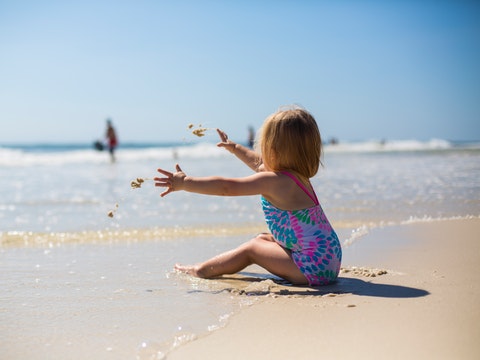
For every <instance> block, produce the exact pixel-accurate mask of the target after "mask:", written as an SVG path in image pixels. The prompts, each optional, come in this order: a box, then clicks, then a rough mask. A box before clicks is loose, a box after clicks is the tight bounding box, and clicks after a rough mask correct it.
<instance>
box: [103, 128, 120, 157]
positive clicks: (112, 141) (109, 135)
mask: <svg viewBox="0 0 480 360" xmlns="http://www.w3.org/2000/svg"><path fill="white" fill-rule="evenodd" d="M105 138H106V139H107V146H108V151H109V153H110V160H111V162H112V163H113V162H115V149H116V147H117V146H118V138H117V133H116V131H115V129H114V127H113V125H112V120H110V119H107V131H106V134H105Z"/></svg>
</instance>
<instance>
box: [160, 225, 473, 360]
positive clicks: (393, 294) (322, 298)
mask: <svg viewBox="0 0 480 360" xmlns="http://www.w3.org/2000/svg"><path fill="white" fill-rule="evenodd" d="M479 260H480V220H479V219H478V218H475V219H468V220H444V221H428V222H420V223H413V224H405V225H400V226H393V227H385V228H379V229H374V230H372V231H371V232H370V233H369V234H368V235H367V236H365V237H364V238H363V239H362V241H361V243H359V244H353V245H352V247H351V248H349V249H347V250H346V251H345V259H344V266H345V267H344V270H343V272H342V274H341V275H340V279H339V281H338V283H337V284H335V285H331V286H327V287H323V288H318V289H313V288H305V287H291V286H283V285H281V284H277V283H274V282H272V281H271V280H265V281H263V282H259V283H256V285H255V286H256V287H257V291H255V290H254V291H253V292H252V293H251V296H258V297H259V301H258V302H257V303H255V304H253V305H251V306H250V307H247V308H246V309H244V310H242V311H240V312H239V313H238V314H236V315H234V316H233V317H232V318H231V319H230V321H229V322H228V324H227V325H226V326H225V327H224V328H222V329H220V330H217V331H214V332H212V333H210V334H208V335H206V336H203V337H200V338H199V339H197V340H195V341H192V342H189V343H187V344H185V345H183V346H180V347H179V348H177V349H175V350H174V351H172V352H171V353H169V354H168V359H169V360H182V359H262V360H265V359H293V358H295V359H367V358H368V359H387V358H388V359H407V358H408V359H478V358H479V356H480V344H479V343H478V339H480V325H479V322H480V306H479V304H480V302H479V300H480V274H479V272H478V270H477V267H478V261H479ZM372 275H375V276H372ZM241 277H242V276H241V275H239V276H238V278H237V279H236V280H235V281H237V282H238V283H241V282H242V281H241ZM239 278H240V279H239ZM228 281H232V280H228ZM251 286H252V283H251V282H248V281H245V290H246V292H248V290H249V289H251ZM262 290H263V292H262Z"/></svg>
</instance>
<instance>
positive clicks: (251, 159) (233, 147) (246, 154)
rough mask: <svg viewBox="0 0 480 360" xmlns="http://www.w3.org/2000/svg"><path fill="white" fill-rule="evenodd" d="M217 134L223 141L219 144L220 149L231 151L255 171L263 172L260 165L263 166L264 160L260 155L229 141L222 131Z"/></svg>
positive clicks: (218, 130)
mask: <svg viewBox="0 0 480 360" xmlns="http://www.w3.org/2000/svg"><path fill="white" fill-rule="evenodd" d="M217 132H218V135H219V136H220V140H221V141H220V142H219V143H218V144H217V146H218V147H223V148H225V149H227V150H228V151H230V152H231V153H232V154H233V155H235V156H236V157H237V158H239V159H240V160H242V161H243V162H244V163H245V164H246V165H247V166H248V167H249V168H250V169H252V170H253V171H255V172H258V171H261V169H260V165H261V164H262V159H261V157H260V155H259V154H257V153H256V152H255V151H253V150H252V149H249V148H247V147H245V146H243V145H240V144H237V143H235V142H233V141H232V140H229V139H228V136H227V134H226V133H225V132H223V131H222V130H220V129H217Z"/></svg>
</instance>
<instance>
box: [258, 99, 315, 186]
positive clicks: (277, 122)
mask: <svg viewBox="0 0 480 360" xmlns="http://www.w3.org/2000/svg"><path fill="white" fill-rule="evenodd" d="M256 149H257V151H260V153H261V154H262V161H263V163H264V164H265V166H267V168H268V169H269V170H272V171H282V170H292V171H294V172H296V173H297V174H298V175H300V176H301V177H303V178H304V180H308V179H310V178H312V177H313V176H314V175H315V174H316V173H317V172H318V169H319V167H320V165H321V157H322V139H321V136H320V131H319V130H318V126H317V123H316V121H315V119H314V118H313V116H312V115H311V114H310V113H309V112H308V111H306V110H304V109H302V108H299V107H293V108H289V109H286V110H279V111H277V112H276V113H274V114H272V115H270V116H269V117H267V118H266V119H265V122H264V123H263V126H262V129H261V131H260V133H259V137H258V139H257V145H256Z"/></svg>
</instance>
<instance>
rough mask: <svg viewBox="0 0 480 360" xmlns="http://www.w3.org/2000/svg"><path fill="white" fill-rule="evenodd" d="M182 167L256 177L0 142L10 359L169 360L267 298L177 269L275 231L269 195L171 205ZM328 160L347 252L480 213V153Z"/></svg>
mask: <svg viewBox="0 0 480 360" xmlns="http://www.w3.org/2000/svg"><path fill="white" fill-rule="evenodd" d="M177 162H178V163H179V164H180V165H181V167H182V169H183V170H184V171H185V172H186V173H187V174H191V175H195V176H206V175H223V176H232V177H233V176H246V175H248V174H250V170H249V169H248V168H246V167H245V166H244V165H243V164H242V163H240V162H239V161H238V160H236V159H235V158H234V157H233V156H232V155H231V154H229V153H228V152H226V151H224V150H222V149H218V148H217V147H216V146H215V145H214V144H212V143H208V142H206V143H196V144H184V143H179V144H130V145H128V144H127V145H123V146H122V147H120V148H119V150H118V151H117V162H116V163H113V164H112V163H110V161H109V158H108V154H107V153H105V152H98V151H95V150H93V149H91V146H90V145H89V144H80V145H52V144H47V145H45V144H38V145H4V146H0V182H1V186H0V293H1V294H2V295H1V296H2V299H1V300H2V301H1V303H0V329H1V331H0V337H1V338H2V340H1V343H2V350H1V351H2V352H3V353H4V354H6V355H7V357H10V358H14V357H15V356H16V355H18V356H22V357H24V358H26V357H27V358H28V356H29V355H35V358H37V359H43V358H45V359H47V358H62V357H64V356H65V354H69V358H72V359H73V358H85V357H86V356H89V357H90V358H92V359H96V358H98V359H100V358H102V359H107V358H112V359H115V358H119V357H121V358H138V359H149V358H153V359H154V358H161V357H162V354H166V353H167V352H168V351H169V349H171V348H172V347H175V346H178V345H179V344H181V343H182V342H184V341H189V340H191V339H193V338H195V337H196V336H199V335H201V334H203V333H205V332H208V331H211V330H213V329H216V328H218V327H221V326H223V325H224V324H225V322H227V321H228V318H229V316H231V314H232V313H234V312H235V311H237V310H238V309H239V308H241V307H242V306H249V305H251V304H252V303H253V302H254V301H255V296H238V295H233V294H232V293H231V292H229V291H225V290H226V289H227V288H228V286H230V285H226V284H225V282H222V281H217V280H214V281H204V280H198V279H192V278H190V277H188V276H184V275H180V274H176V273H175V272H173V271H172V267H173V265H174V264H175V263H176V262H181V263H194V262H198V261H201V260H204V259H206V258H208V257H211V256H213V255H215V254H217V253H219V252H223V251H226V250H228V249H230V248H232V247H234V246H237V245H238V244H240V243H242V242H243V241H245V240H248V239H250V238H251V237H252V236H254V235H255V234H256V233H258V232H260V231H263V230H265V225H264V223H263V215H262V212H261V207H260V204H259V198H258V197H256V196H255V197H233V198H226V197H208V196H202V195H197V194H189V193H184V192H178V193H173V194H170V195H168V196H167V197H165V198H160V197H159V194H160V192H161V190H160V189H159V188H155V187H154V186H153V182H152V181H150V180H148V178H153V177H154V176H156V174H157V173H156V169H157V168H158V167H162V168H165V169H173V168H174V165H175V163H177ZM323 162H324V167H323V168H322V169H321V170H320V172H319V173H318V174H317V176H316V177H315V178H314V179H312V183H313V185H314V187H315V190H316V192H317V195H318V197H319V200H320V202H321V203H322V206H323V208H324V210H325V212H326V213H327V216H328V217H329V219H330V221H331V222H332V223H333V225H334V227H335V228H336V230H337V232H338V234H339V236H340V238H341V241H342V243H343V245H344V252H345V253H346V254H347V255H348V251H349V248H350V246H351V245H352V244H353V243H356V246H361V239H362V236H364V235H365V234H367V233H368V232H369V231H370V230H371V229H372V228H376V227H381V226H388V225H392V224H403V223H409V222H415V221H431V220H432V219H448V218H468V217H478V216H480V144H479V143H451V142H448V141H444V140H431V141H428V142H419V141H392V142H387V143H385V144H381V143H378V142H375V141H370V142H362V143H343V144H342V143H341V144H338V145H329V146H326V147H325V155H324V159H323ZM137 177H142V178H147V180H146V181H145V183H144V184H143V186H142V187H141V188H139V189H132V188H131V186H130V183H131V181H132V180H134V179H136V178H137ZM110 211H112V212H113V215H114V216H113V217H109V216H108V215H107V214H108V213H109V212H110ZM359 244H360V245H359ZM254 272H255V273H256V275H255V276H257V277H265V278H268V275H266V274H263V273H262V271H261V270H260V269H254ZM122 314H126V315H125V316H122ZM127 314H128V315H127ZM67 324H68V326H67ZM32 339H35V340H32ZM4 345H5V346H4Z"/></svg>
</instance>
